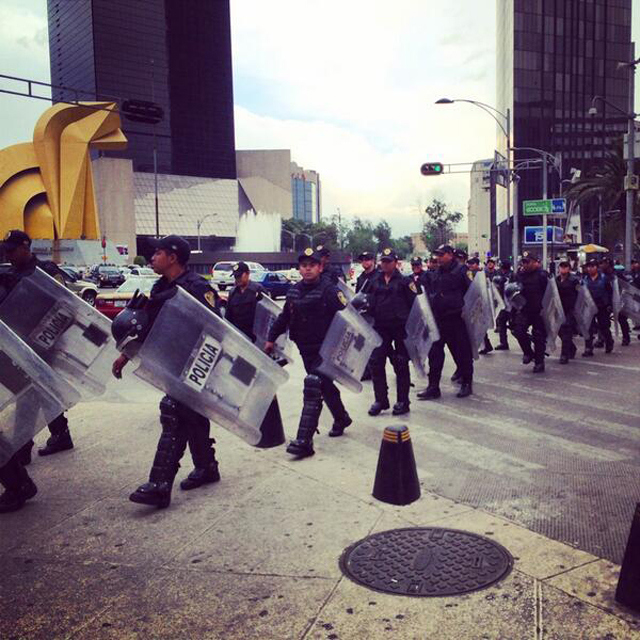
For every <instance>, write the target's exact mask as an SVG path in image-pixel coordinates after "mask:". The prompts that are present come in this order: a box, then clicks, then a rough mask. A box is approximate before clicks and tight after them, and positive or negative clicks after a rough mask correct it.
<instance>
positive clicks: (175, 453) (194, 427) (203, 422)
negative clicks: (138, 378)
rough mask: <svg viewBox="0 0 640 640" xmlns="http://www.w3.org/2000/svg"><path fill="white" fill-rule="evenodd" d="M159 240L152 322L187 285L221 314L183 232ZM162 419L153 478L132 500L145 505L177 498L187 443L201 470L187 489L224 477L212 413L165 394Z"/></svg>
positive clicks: (117, 372) (116, 368)
mask: <svg viewBox="0 0 640 640" xmlns="http://www.w3.org/2000/svg"><path fill="white" fill-rule="evenodd" d="M154 245H155V253H154V254H153V258H152V259H151V266H152V268H153V270H154V271H155V272H156V273H158V274H160V275H161V276H162V277H161V278H160V279H159V280H158V281H157V282H156V283H155V284H154V285H153V288H152V289H151V294H150V297H149V301H148V303H147V307H146V308H147V310H148V313H149V316H150V321H149V324H152V323H153V320H154V319H155V317H157V315H158V313H159V312H160V309H161V308H162V305H163V304H164V302H165V301H166V300H168V299H169V298H170V294H171V292H172V291H174V290H175V288H176V287H181V288H182V289H184V290H185V291H186V292H187V293H189V294H191V295H192V296H193V297H194V298H195V299H196V300H198V302H201V303H202V304H203V305H204V306H205V307H207V308H208V309H210V310H211V311H213V312H215V313H219V311H218V306H219V305H218V298H217V295H216V293H215V292H214V291H213V289H211V287H210V286H209V284H208V282H207V281H206V280H205V279H204V278H203V277H202V276H199V275H198V274H196V273H193V272H191V271H189V270H188V268H187V263H188V262H189V257H190V254H191V249H190V246H189V243H188V242H187V241H186V240H185V239H184V238H181V237H180V236H175V235H171V236H166V237H164V238H161V239H160V240H156V241H154ZM123 313H124V312H123ZM118 318H120V315H118V316H116V319H115V320H114V333H115V325H116V323H117V321H118ZM125 319H126V315H125V316H123V321H124V320H125ZM179 331H180V327H176V332H179ZM127 362H128V358H127V356H126V355H124V354H122V355H120V357H119V358H118V359H117V360H116V361H115V362H114V363H113V375H114V376H115V377H116V378H120V377H122V369H123V367H124V366H125V365H126V363H127ZM160 424H161V425H162V433H161V435H160V440H159V442H158V449H157V451H156V455H155V458H154V461H153V466H152V467H151V473H150V474H149V482H146V483H145V484H142V485H140V486H139V487H138V488H137V489H136V490H135V491H134V492H133V493H132V494H131V495H130V496H129V499H130V500H131V501H132V502H137V503H139V504H148V505H152V506H156V507H158V508H165V507H168V506H169V504H170V502H171V489H172V487H173V481H174V479H175V476H176V473H177V472H178V469H179V468H180V459H181V458H182V455H183V454H184V450H185V448H186V446H187V442H188V443H189V449H190V451H191V457H192V459H193V464H194V467H195V469H194V470H193V471H192V472H191V473H190V474H189V476H188V477H187V478H185V479H184V480H183V481H182V482H181V483H180V488H181V489H183V490H185V491H187V490H189V489H195V488H196V487H200V486H202V485H204V484H208V483H211V482H217V481H218V480H220V472H219V470H218V462H217V461H216V459H215V450H214V449H213V447H212V446H211V445H212V444H213V440H211V439H210V438H209V420H208V419H207V418H205V417H204V416H202V415H200V414H199V413H197V412H195V411H194V410H193V409H191V408H190V407H188V406H186V405H184V404H182V403H180V402H178V401H177V400H174V399H173V398H171V397H170V396H164V398H162V400H161V402H160Z"/></svg>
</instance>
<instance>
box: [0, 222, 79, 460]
mask: <svg viewBox="0 0 640 640" xmlns="http://www.w3.org/2000/svg"><path fill="white" fill-rule="evenodd" d="M1 248H2V250H3V252H4V254H5V256H6V259H7V260H8V261H9V262H10V263H11V268H10V269H9V270H8V271H7V272H5V273H3V274H2V275H0V301H1V300H2V299H3V298H4V297H5V296H6V295H7V294H8V293H9V292H10V291H11V290H12V289H13V288H14V287H15V286H16V285H17V284H18V282H20V280H21V279H22V278H28V277H29V276H31V275H33V273H34V271H35V270H36V268H40V269H42V270H43V271H44V272H45V273H47V274H49V275H50V276H51V277H52V278H54V279H55V280H57V281H58V282H59V283H60V284H62V285H64V283H65V280H64V275H63V273H62V270H61V269H59V268H58V266H57V265H56V264H55V263H54V262H51V261H49V260H38V258H36V256H35V255H33V253H31V238H30V237H29V236H28V235H27V234H26V233H25V232H24V231H20V230H18V229H14V230H13V231H9V233H8V234H7V235H6V237H5V239H4V240H3V242H2V245H1ZM49 431H50V432H51V436H50V437H49V439H48V440H47V443H46V445H45V446H44V447H43V448H41V449H39V450H38V455H41V456H48V455H51V454H53V453H58V452H59V451H67V450H69V449H73V441H72V440H71V434H70V433H69V425H68V423H67V419H66V417H65V416H64V414H62V415H59V416H58V417H57V418H56V419H55V420H53V422H51V423H50V424H49ZM32 447H33V441H30V442H28V443H27V444H26V445H25V446H24V447H23V448H22V449H21V453H20V459H21V461H22V462H23V464H29V463H30V462H31V449H32Z"/></svg>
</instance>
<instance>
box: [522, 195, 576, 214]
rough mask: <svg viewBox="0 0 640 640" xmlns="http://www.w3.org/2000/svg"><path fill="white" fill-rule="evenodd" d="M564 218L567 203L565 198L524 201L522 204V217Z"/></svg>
mask: <svg viewBox="0 0 640 640" xmlns="http://www.w3.org/2000/svg"><path fill="white" fill-rule="evenodd" d="M545 214H546V215H548V216H564V215H566V214H567V201H566V199H565V198H552V199H550V200H525V201H524V202H523V203H522V215H524V216H542V215H545Z"/></svg>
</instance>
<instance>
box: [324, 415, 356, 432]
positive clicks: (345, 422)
mask: <svg viewBox="0 0 640 640" xmlns="http://www.w3.org/2000/svg"><path fill="white" fill-rule="evenodd" d="M352 422H353V420H352V419H351V417H350V416H349V414H348V413H345V414H344V416H342V418H340V420H336V421H335V422H334V423H333V426H332V427H331V431H329V437H330V438H338V437H340V436H341V435H342V434H343V433H344V430H345V429H346V428H347V427H348V426H349V425H350V424H351V423H352Z"/></svg>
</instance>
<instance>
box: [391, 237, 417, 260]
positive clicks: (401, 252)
mask: <svg viewBox="0 0 640 640" xmlns="http://www.w3.org/2000/svg"><path fill="white" fill-rule="evenodd" d="M391 245H392V246H393V248H394V249H395V252H396V253H397V254H398V257H399V258H400V259H401V260H404V259H406V258H408V257H411V255H412V254H413V242H412V240H411V236H402V237H401V238H392V240H391Z"/></svg>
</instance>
